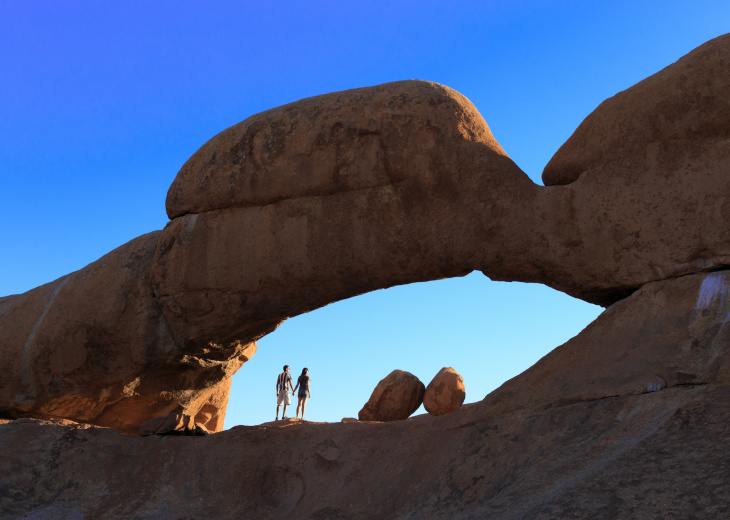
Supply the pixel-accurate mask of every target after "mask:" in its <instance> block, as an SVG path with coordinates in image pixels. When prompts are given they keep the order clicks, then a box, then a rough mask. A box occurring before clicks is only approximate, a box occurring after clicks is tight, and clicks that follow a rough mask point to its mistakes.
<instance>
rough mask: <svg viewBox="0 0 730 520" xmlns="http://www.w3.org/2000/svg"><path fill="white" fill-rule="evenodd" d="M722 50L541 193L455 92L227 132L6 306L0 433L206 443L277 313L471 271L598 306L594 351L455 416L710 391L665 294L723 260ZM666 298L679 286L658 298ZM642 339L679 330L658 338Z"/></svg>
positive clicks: (380, 98)
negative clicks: (199, 431)
mask: <svg viewBox="0 0 730 520" xmlns="http://www.w3.org/2000/svg"><path fill="white" fill-rule="evenodd" d="M729 56H730V36H727V35H726V36H722V37H720V38H717V39H715V40H712V41H710V42H708V43H707V44H705V45H703V46H701V47H700V48H698V49H696V50H695V51H693V52H692V53H690V54H689V55H687V56H686V57H684V58H682V59H681V60H680V61H678V62H677V63H676V64H674V65H671V66H670V67H668V68H666V69H665V70H663V71H661V72H660V73H658V74H656V75H655V76H652V77H651V78H649V79H647V80H645V81H644V82H641V83H639V84H638V85H636V86H634V87H632V88H631V89H629V90H627V91H626V92H623V93H620V94H618V95H617V96H615V97H614V98H612V99H611V100H608V101H607V102H605V103H604V104H602V105H601V106H600V107H598V108H597V109H596V111H595V112H594V113H593V114H591V115H590V116H589V117H588V118H587V119H586V122H585V123H584V124H583V125H581V127H580V128H579V129H578V130H577V131H576V133H575V135H574V136H573V137H571V139H570V140H569V141H568V142H567V143H566V144H565V146H564V147H562V148H561V149H560V150H559V151H558V153H557V154H556V156H555V158H554V159H553V160H551V162H550V164H549V165H548V167H547V168H546V170H545V181H546V184H548V186H545V187H542V186H537V185H535V184H533V183H532V182H531V181H530V180H529V179H528V178H527V176H526V175H525V174H524V173H523V172H522V171H520V169H519V168H518V167H517V166H516V165H515V164H514V163H513V162H512V161H511V159H510V158H509V157H508V156H507V155H506V153H505V152H504V150H502V148H501V147H500V146H499V145H498V144H497V142H496V141H495V140H494V138H493V137H492V135H491V133H490V131H489V128H488V127H487V125H486V123H485V122H484V120H483V119H482V118H481V116H480V115H479V113H478V112H477V111H476V109H475V108H474V107H473V105H472V104H471V103H470V102H469V101H468V100H467V99H466V98H464V97H463V96H461V95H460V94H458V93H457V92H455V91H453V90H451V89H449V88H447V87H443V86H441V85H437V84H434V83H429V82H423V81H406V82H397V83H390V84H387V85H380V86H376V87H370V88H366V89H357V90H353V91H347V92H341V93H335V94H328V95H325V96H319V97H316V98H311V99H307V100H302V101H299V102H297V103H293V104H291V105H287V106H285V107H280V108H277V109H273V110H271V111H268V112H265V113H262V114H259V115H257V116H254V117H253V118H250V119H249V120H247V121H244V122H243V123H240V124H239V125H236V126H234V127H232V128H230V129H228V130H225V131H224V132H222V133H221V134H219V135H218V136H216V137H214V138H213V139H212V140H211V141H210V142H209V143H207V144H206V145H204V146H203V147H202V148H201V149H200V150H199V151H198V152H197V153H196V154H195V155H193V157H191V158H190V160H189V161H188V162H187V163H186V164H185V166H184V167H183V169H182V170H181V172H180V174H179V176H178V178H177V179H176V180H175V182H174V183H173V186H172V187H171V189H170V192H169V195H168V200H167V208H168V213H169V215H170V217H171V218H172V220H171V222H170V223H169V224H168V225H167V226H166V227H165V229H164V230H162V231H159V232H154V233H150V234H148V235H144V236H142V237H139V238H137V239H135V240H133V241H131V242H129V243H128V244H125V245H124V246H122V247H120V248H118V249H116V250H115V251H112V252H111V253H109V254H108V255H106V256H105V257H103V258H101V259H100V260H98V261H97V262H94V263H93V264H91V265H89V266H87V267H86V268H84V269H82V270H80V271H78V272H75V273H71V274H69V275H67V276H65V277H63V278H61V279H59V280H56V281H55V282H52V283H50V284H47V285H44V286H42V287H39V288H36V289H34V290H32V291H29V292H27V293H25V294H22V295H15V296H8V297H4V298H0V373H2V374H3V377H2V378H0V416H4V417H9V418H17V417H39V418H59V417H61V418H70V419H74V420H77V421H82V422H87V423H93V424H98V425H105V426H111V427H114V428H116V429H118V430H120V431H123V432H126V433H130V434H136V432H137V430H138V427H139V425H140V424H141V423H142V422H144V421H145V420H147V419H149V418H151V417H155V416H158V415H166V414H173V413H184V414H188V415H190V416H192V417H195V418H196V419H197V420H199V421H200V422H201V423H203V424H205V425H206V426H207V427H208V428H210V429H211V430H214V431H215V430H219V429H220V428H222V423H223V417H224V414H225V406H226V403H227V398H228V388H229V386H228V385H229V384H230V377H231V375H232V374H233V373H234V372H235V371H236V370H238V369H239V368H240V367H241V366H242V364H243V363H244V362H245V361H246V360H248V359H249V358H250V357H251V355H252V354H253V352H254V351H255V348H256V344H255V341H256V340H257V339H258V338H260V337H261V336H263V335H265V334H267V333H268V332H271V331H272V330H274V329H275V328H276V327H277V326H278V324H280V323H281V322H282V321H283V320H285V319H286V318H288V317H291V316H295V315H297V314H301V313H303V312H308V311H311V310H313V309H316V308H318V307H321V306H323V305H326V304H328V303H331V302H334V301H337V300H340V299H343V298H348V297H352V296H355V295H357V294H361V293H363V292H367V291H371V290H375V289H380V288H384V287H390V286H393V285H397V284H404V283H410V282H416V281H426V280H432V279H438V278H444V277H449V276H460V275H464V274H466V273H468V272H470V271H473V270H475V269H478V270H481V271H482V272H483V273H485V274H486V275H487V276H489V277H490V278H492V279H497V280H518V281H524V282H540V283H545V284H547V285H549V286H551V287H554V288H556V289H559V290H562V291H565V292H567V293H568V294H571V295H574V296H576V297H579V298H583V299H585V300H587V301H591V302H595V303H599V304H602V305H611V307H610V308H609V310H608V311H607V313H606V314H605V315H604V317H602V318H601V319H599V320H598V321H597V322H596V323H595V324H594V325H593V326H591V327H589V329H587V330H590V331H594V334H595V335H594V336H593V341H595V342H596V344H602V345H604V346H605V348H604V349H603V350H601V351H596V352H595V355H594V357H593V358H591V359H593V360H594V361H595V360H597V359H599V360H603V361H605V362H606V363H604V364H600V365H597V364H594V365H591V364H590V363H591V360H590V359H583V358H582V356H584V353H583V352H582V350H581V349H583V348H584V347H583V346H582V345H584V342H582V341H577V342H574V343H570V342H569V343H568V344H566V345H565V346H564V347H562V348H561V349H559V350H560V351H561V352H563V351H564V352H568V353H572V354H571V355H570V356H568V357H567V358H566V359H565V363H564V364H563V365H559V364H557V365H552V364H551V363H552V361H548V360H546V361H543V362H541V363H540V364H538V366H537V367H536V370H537V371H536V372H530V374H532V375H528V376H525V378H522V379H519V380H517V379H516V380H513V381H512V382H510V383H508V384H506V385H505V386H504V387H503V388H501V389H500V390H499V391H498V392H496V393H494V394H493V395H492V397H489V398H487V400H486V401H485V403H487V404H485V405H484V406H475V407H469V410H468V413H467V411H466V410H461V411H460V412H458V417H471V419H469V420H470V421H488V420H492V419H494V418H496V417H497V415H495V414H499V413H502V414H505V413H513V412H514V413H517V412H518V411H520V410H541V409H544V408H545V407H546V406H548V407H549V406H553V407H554V406H563V405H567V404H570V403H573V402H575V403H581V402H585V401H584V400H585V399H603V398H607V397H609V396H613V395H626V394H632V395H633V394H636V393H637V392H640V391H643V390H642V389H644V388H655V387H661V386H662V385H666V386H667V387H672V386H674V385H685V384H693V385H696V384H699V383H698V381H700V382H708V381H710V382H714V383H713V384H724V381H725V379H724V377H725V372H724V370H725V369H724V368H723V367H724V365H723V363H724V357H723V356H724V354H723V352H724V350H723V347H722V345H721V344H720V343H712V344H713V345H715V346H714V347H713V349H714V350H712V349H711V350H709V351H707V350H702V349H701V350H700V351H701V352H702V353H703V356H704V357H701V358H697V357H695V353H696V352H695V351H694V350H693V349H696V348H697V347H695V346H693V345H694V342H695V341H699V344H703V342H710V339H709V338H710V336H711V335H712V331H713V330H716V331H718V334H720V335H722V334H724V332H723V330H724V328H723V326H722V323H724V322H721V323H719V322H716V321H712V322H711V323H710V322H708V323H705V322H703V321H702V320H699V321H696V320H695V319H696V318H697V316H696V314H692V313H693V312H696V309H694V308H693V310H692V311H689V310H687V309H688V307H687V308H685V307H682V308H679V307H677V308H674V307H672V306H671V305H670V304H669V303H662V302H664V300H662V299H661V298H662V297H661V296H660V295H661V294H669V293H671V291H673V290H674V291H675V292H674V293H672V294H673V295H674V296H673V298H677V299H680V300H682V298H683V296H682V295H683V294H684V295H685V296H686V293H683V292H682V291H683V290H689V291H691V290H694V289H693V288H694V285H692V284H700V285H699V287H701V284H704V283H705V282H704V281H700V280H708V279H714V278H711V277H704V278H703V275H704V274H706V273H708V272H711V271H719V270H722V269H724V268H726V267H727V266H729V265H730V228H729V227H728V226H727V222H728V220H729V219H730V205H729V203H728V201H729V200H730V175H728V171H730V146H728V124H729V123H728V121H730V119H728V118H727V117H726V116H727V114H728V106H730V73H729V72H728V71H729V70H730V68H729V67H730V66H729V65H728V64H729V63H730V58H729ZM712 276H720V275H712ZM673 283H677V284H685V286H683V287H685V289H683V290H680V289H676V290H675V289H672V287H674V285H667V286H666V287H665V286H664V285H662V284H673ZM708 283H709V282H708ZM713 283H714V282H713ZM717 283H719V282H717ZM653 290H656V291H658V292H657V293H656V295H654V296H652V294H651V291H653ZM700 290H701V289H700ZM632 294H633V295H634V296H635V297H636V298H638V299H632V298H634V296H631V298H629V295H632ZM655 296H656V298H659V299H658V300H654V299H653V298H654V297H655ZM640 301H646V302H650V303H647V304H646V307H642V306H641V305H639V304H638V303H636V302H640ZM682 301H683V302H684V303H687V302H686V301H685V300H682ZM629 302H634V303H631V305H638V307H636V308H635V309H634V308H633V307H631V309H633V310H632V311H631V312H629V311H626V310H625V309H627V308H629V307H627V306H628V305H629ZM662 305H663V307H662ZM657 306H658V307H657ZM657 308H661V309H662V312H666V313H667V314H666V315H660V314H656V313H657V312H658V311H657V310H656V309H657ZM624 312H626V314H624ZM702 312H704V311H702ZM652 313H654V314H652ZM672 313H674V314H672ZM615 316H623V317H622V318H621V319H622V320H624V321H623V322H622V321H620V320H619V321H615V320H614V317H615ZM662 316H664V317H662ZM703 316H704V314H703ZM609 318H610V319H609ZM615 319H616V320H618V318H615ZM697 319H699V318H697ZM713 319H715V318H713ZM642 320H644V321H642ZM693 320H695V321H693ZM616 323H618V324H616ZM647 324H652V325H647ZM602 327H607V328H606V329H603V328H602ZM652 327H653V328H652ZM682 327H685V328H686V327H689V328H688V329H686V330H685V329H683V328H682ZM708 327H709V328H708ZM629 330H631V331H633V333H634V334H635V335H636V336H637V337H640V338H643V339H642V340H641V341H640V342H639V343H636V341H638V340H635V339H633V336H631V335H628V332H627V331H629ZM595 331H600V333H598V332H595ZM647 331H651V332H652V334H651V337H660V336H661V334H659V333H662V334H669V332H670V331H674V332H673V334H676V337H674V336H672V337H671V340H668V343H652V342H651V341H649V339H648V338H649V336H647V334H649V332H647ZM687 331H689V332H687ZM683 334H684V335H683ZM605 337H610V338H613V343H610V344H609V343H605ZM677 342H679V343H677ZM626 343H629V344H632V345H634V346H635V349H634V350H631V351H625V350H623V347H622V345H624V344H626ZM617 345H618V347H617ZM642 345H643V346H642ZM646 345H651V347H646ZM677 345H681V347H679V346H677ZM614 352H616V353H617V354H616V355H617V356H619V358H616V359H613V361H615V362H616V363H617V364H616V365H615V366H614V369H611V370H615V371H611V370H609V368H606V367H609V366H612V365H611V364H610V363H608V361H612V358H611V357H610V356H611V355H613V353H614ZM657 352H661V353H662V354H661V356H662V360H663V361H661V363H660V362H659V361H660V360H657V359H656V356H657V355H658V354H656V353H657ZM566 355H567V354H566ZM621 356H623V357H621ZM642 356H643V357H642ZM546 359H547V358H546ZM549 359H551V360H552V359H555V358H549ZM581 363H588V365H586V366H582V365H581ZM667 363H669V364H667ZM648 367H649V368H648ZM688 367H689V368H688ZM540 370H542V371H544V372H539V371H540ZM538 373H540V374H541V375H540V376H539V377H538V376H537V375H535V374H538ZM531 377H534V378H535V379H534V380H532V379H530V378H531ZM617 381H621V382H622V383H621V384H622V385H624V386H621V385H618V386H617ZM520 382H522V383H524V384H526V385H528V386H527V387H526V388H528V389H530V391H526V390H525V388H522V387H520V386H515V385H517V384H518V383H519V384H521V383H520ZM535 388H540V389H541V391H540V392H534V391H533V390H534V389H535ZM612 392H614V393H612ZM506 397H510V398H509V399H507V398H506ZM540 407H542V408H540ZM536 413H537V412H536ZM437 420H438V418H436V419H434V421H437ZM449 420H451V419H449ZM454 420H456V419H454ZM465 424H469V423H468V422H467V423H465ZM474 424H476V423H474ZM344 426H348V425H346V424H345V425H343V427H344ZM282 471H283V470H282ZM287 471H289V470H287ZM287 474H288V473H287ZM279 476H282V478H283V479H284V480H286V475H279V474H278V473H276V472H274V473H271V474H270V475H268V476H266V478H270V479H273V480H276V478H278V477H279ZM292 486H293V487H292V489H294V488H296V489H299V487H298V486H299V484H296V485H295V484H292ZM272 500H274V502H276V501H278V500H279V498H272ZM434 507H435V506H434ZM322 515H324V513H322ZM322 515H320V516H322Z"/></svg>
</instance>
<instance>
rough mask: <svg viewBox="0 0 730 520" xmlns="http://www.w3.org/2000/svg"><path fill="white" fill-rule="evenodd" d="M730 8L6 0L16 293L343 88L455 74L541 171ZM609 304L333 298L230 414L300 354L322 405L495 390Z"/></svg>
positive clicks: (331, 416) (270, 400)
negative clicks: (247, 133)
mask: <svg viewBox="0 0 730 520" xmlns="http://www.w3.org/2000/svg"><path fill="white" fill-rule="evenodd" d="M728 22H730V3H728V2H725V1H722V0H717V1H712V2H710V1H702V0H699V1H696V2H693V3H691V4H690V3H688V2H679V1H672V0H668V1H661V2H659V1H654V0H649V1H643V2H635V1H633V2H628V1H615V2H610V3H609V2H586V1H569V0H564V1H560V0H555V1H548V0H543V1H540V0H524V1H522V0H512V1H489V0H483V1H479V2H468V1H464V2H434V1H429V0H422V1H403V2H399V1H389V2H382V1H372V2H357V3H355V2H342V1H337V2H335V1H320V2H313V1H309V2H276V1H272V2H246V1H239V2H229V1H222V2H189V1H179V0H178V1H175V2H172V1H155V2H148V1H145V2H142V1H128V2H115V3H111V2H97V1H72V0H70V1H68V2H51V1H42V0H38V1H33V2H22V1H19V0H18V1H7V0H0V49H2V52H0V70H2V74H0V202H2V211H3V217H4V218H3V219H2V222H3V223H2V225H0V244H2V246H1V248H0V273H2V274H1V275H0V295H7V294H14V293H20V292H24V291H27V290H29V289H31V288H33V287H35V286H38V285H40V284H43V283H46V282H49V281H51V280H54V279H56V278H58V277H59V276H62V275H64V274H66V273H68V272H71V271H74V270H77V269H80V268H82V267H83V266H85V265H87V264H88V263H90V262H92V261H94V260H95V259H97V258H99V257H100V256H102V255H103V254H105V253H107V252H108V251H110V250H112V249H114V248H115V247H118V246H119V245H121V244H123V243H125V242H127V241H128V240H130V239H132V238H134V237H136V236H139V235H141V234H143V233H146V232H149V231H152V230H155V229H161V228H162V227H164V225H165V223H166V222H167V217H166V215H165V206H164V201H165V194H166V191H167V188H168V187H169V185H170V183H171V182H172V180H173V179H174V177H175V174H176V173H177V171H178V170H179V168H180V166H181V165H182V164H183V163H184V161H185V160H186V159H187V158H188V157H189V156H190V155H191V154H193V153H194V152H195V150H196V149H197V148H198V147H200V146H201V145H202V144H203V143H204V142H205V141H207V140H208V139H209V138H210V137H212V136H213V135H214V134H216V133H218V132H219V131H221V130H223V129H224V128H226V127H228V126H230V125H232V124H234V123H237V122H238V121H241V120H243V119H245V118H246V117H248V116H250V115H252V114H254V113H256V112H259V111H261V110H265V109H268V108H271V107H274V106H278V105H281V104H284V103H288V102H291V101H295V100H297V99H301V98H304V97H307V96H312V95H317V94H322V93H325V92H332V91H337V90H343V89H347V88H355V87H361V86H367V85H375V84H378V83H383V82H387V81H394V80H401V79H411V78H418V79H427V80H431V81H436V82H439V83H443V84H446V85H449V86H450V87H452V88H455V89H456V90H458V91H460V92H462V93H463V94H464V95H466V96H467V97H468V98H469V99H471V101H472V102H473V103H474V104H475V105H476V107H477V108H478V109H479V110H480V112H481V113H482V115H483V116H484V118H485V119H486V121H487V123H488V124H489V126H490V128H491V129H492V132H493V133H494V135H495V137H496V138H497V140H498V141H499V142H500V144H501V145H502V146H503V148H504V149H505V150H506V151H507V153H508V154H510V156H511V157H512V158H513V159H514V160H515V162H516V163H517V164H518V165H519V166H520V167H521V168H522V169H523V170H525V172H526V173H527V174H528V175H530V177H532V178H533V180H535V182H538V183H539V182H540V181H539V178H540V174H541V171H542V168H543V166H544V165H545V164H546V163H547V161H548V160H549V158H550V157H551V156H552V154H553V153H555V151H556V150H557V148H558V147H559V146H560V145H561V144H562V143H563V142H564V141H565V140H566V139H567V138H568V137H569V136H570V134H571V133H572V132H573V130H574V129H575V128H576V126H577V125H578V124H579V123H580V122H581V121H582V119H583V118H584V117H585V116H586V115H588V113H590V112H591V111H592V110H593V109H594V108H595V107H596V106H597V105H598V104H599V103H600V102H601V101H602V100H604V99H605V98H607V97H610V96H612V95H614V94H615V93H616V92H618V91H620V90H623V89H625V88H628V87H629V86H631V85H632V84H634V83H636V82H637V81H640V80H641V79H643V78H645V77H646V76H648V75H650V74H652V73H654V72H656V71H658V70H659V69H661V68H663V67H665V66H667V65H669V64H670V63H672V62H674V61H676V60H677V59H678V58H679V57H681V56H682V55H684V54H686V53H687V52H689V51H690V50H691V49H693V48H694V47H696V46H698V45H700V44H701V43H703V42H705V41H707V40H709V39H711V38H713V37H715V36H718V35H720V34H723V33H725V32H727V31H728V28H730V23H728ZM600 311H601V309H600V308H599V307H596V306H593V305H589V304H587V303H584V302H581V301H578V300H575V299H573V298H570V297H568V296H566V295H563V294H560V293H557V292H556V291H553V290H551V289H547V288H545V287H542V286H537V285H526V284H520V283H511V284H508V283H495V282H490V281H489V280H488V279H487V278H485V277H484V276H482V275H481V274H479V273H475V274H472V275H470V276H468V277H465V278H462V279H453V280H444V281H439V282H430V283H426V284H414V285H411V286H405V287H397V288H393V289H388V290H385V291H377V292H375V293H371V294H368V295H363V296H359V297H357V298H354V299H350V300H347V301H344V302H339V303H336V304H332V305H330V306H328V307H326V308H324V309H320V310H317V311H314V312H312V313H309V314H307V315H304V316H300V317H297V318H293V319H291V320H289V321H288V322H286V323H285V324H284V325H282V326H281V327H280V328H279V330H277V331H276V332H275V333H273V334H272V335H270V336H268V337H266V338H264V339H263V340H262V341H261V342H260V344H259V352H258V353H257V354H256V356H255V357H254V358H253V360H251V361H250V362H249V363H248V364H247V365H245V366H244V368H243V369H241V371H240V372H239V373H238V374H237V375H236V377H235V379H234V389H233V392H232V396H231V404H230V406H229V414H228V417H227V420H226V427H230V426H233V425H235V424H256V423H260V422H262V421H266V420H271V419H272V418H273V413H274V409H275V403H274V382H275V377H276V374H277V372H278V371H279V370H280V369H281V365H283V364H284V363H288V364H290V365H292V368H293V369H294V371H295V372H297V373H298V371H299V370H301V368H302V367H303V366H305V365H306V366H308V367H309V368H310V371H311V376H312V382H313V383H312V393H313V399H312V400H311V402H310V404H309V411H308V414H307V417H308V418H309V419H312V420H327V421H332V420H339V419H340V418H342V417H346V416H356V415H357V411H358V410H359V409H360V407H361V406H362V405H363V404H364V402H365V400H366V399H367V397H368V396H369V394H370V392H371V391H372V389H373V387H374V386H375V384H377V382H378V380H380V379H381V378H382V377H384V376H385V375H387V373H388V372H390V371H391V370H393V369H395V368H401V369H403V370H408V371H410V372H413V373H414V374H416V375H417V376H419V377H420V378H421V379H422V380H423V381H424V383H425V384H428V382H429V381H430V379H431V377H433V375H435V374H436V372H437V371H438V370H439V369H440V368H441V367H442V366H453V367H454V368H456V369H457V371H459V372H460V373H462V374H463V375H464V378H465V383H466V387H467V402H473V401H477V400H480V399H482V398H483V397H484V395H485V394H486V393H488V392H489V391H491V390H492V389H494V388H495V387H496V386H498V385H499V384H501V383H502V382H503V381H505V380H506V379H508V378H510V377H513V376H514V375H516V374H518V373H519V372H521V371H522V370H524V369H525V368H527V367H529V366H530V365H532V364H533V363H534V362H535V361H537V359H539V358H540V357H542V356H543V355H544V354H546V353H547V352H549V351H550V350H551V349H552V348H554V347H555V346H557V345H559V344H560V343H562V342H564V341H565V340H567V339H568V338H570V337H572V336H573V335H575V334H576V333H577V332H578V331H580V330H581V329H582V328H583V327H584V326H585V325H586V324H587V323H589V322H590V321H591V320H592V319H594V318H595V316H596V315H597V314H598V313H599V312H600ZM290 415H293V411H292V412H291V413H290Z"/></svg>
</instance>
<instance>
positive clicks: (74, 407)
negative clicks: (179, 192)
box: [0, 232, 256, 434]
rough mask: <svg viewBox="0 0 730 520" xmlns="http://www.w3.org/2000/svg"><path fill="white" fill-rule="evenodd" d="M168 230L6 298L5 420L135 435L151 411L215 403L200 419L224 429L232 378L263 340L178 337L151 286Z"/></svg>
mask: <svg viewBox="0 0 730 520" xmlns="http://www.w3.org/2000/svg"><path fill="white" fill-rule="evenodd" d="M159 236H160V233H159V232H155V233H150V234H148V235H144V236H142V237H139V238H137V239H135V240H132V241H131V242H129V243H128V244H125V245H124V246H122V247H120V248H118V249H115V250H114V251H112V252H111V253H109V254H108V255H106V256H104V257H103V258H101V259H100V260H98V261H96V262H94V263H93V264H91V265H89V266H87V267H85V268H84V269H82V270H80V271H77V272H75V273H71V274H69V275H67V276H65V277H64V278H61V279H59V280H57V281H55V282H52V283H50V284H46V285H44V286H42V287H38V288H36V289H33V290H32V291H29V292H27V293H25V294H22V295H18V296H10V297H6V298H2V299H0V345H2V347H1V348H0V371H1V372H2V374H3V377H2V378H0V416H6V417H7V416H9V417H18V416H34V417H47V418H53V417H65V418H72V419H75V420H77V421H84V422H90V423H94V424H100V425H105V426H111V427H114V428H117V429H119V430H120V431H124V432H126V433H131V434H136V433H137V428H138V427H139V425H140V424H141V423H142V422H144V421H145V420H147V419H149V418H150V417H154V416H157V415H164V414H168V413H188V414H190V415H196V414H197V413H198V412H199V411H201V410H203V409H205V407H206V406H207V407H208V410H210V408H211V407H212V408H214V409H215V412H211V413H210V415H211V418H210V419H209V420H208V421H204V420H202V418H201V420H200V422H201V423H203V424H204V425H206V426H208V427H209V428H210V429H211V430H213V431H220V430H221V429H222V426H223V417H224V416H225V404H226V402H227V388H228V387H229V385H230V376H231V375H233V373H234V372H235V371H236V370H238V368H240V367H241V365H243V363H244V362H245V361H247V360H248V359H250V357H251V356H253V353H254V352H255V351H256V344H255V343H249V344H240V345H233V346H227V347H226V348H222V347H219V346H217V345H215V344H209V345H206V346H203V345H201V346H199V347H198V348H189V347H188V346H187V345H185V344H184V343H179V342H176V341H175V340H174V338H173V337H172V334H171V333H170V329H169V327H168V324H167V322H166V320H165V318H164V316H163V314H162V312H161V310H160V307H159V305H158V303H157V301H156V300H155V297H154V293H153V291H152V289H151V287H150V283H149V275H150V264H151V262H152V260H153V257H154V253H155V250H156V247H157V240H158V238H159ZM226 385H227V386H226ZM221 388H223V389H225V400H223V399H222V398H221V397H219V396H218V395H217V394H216V392H219V390H220V389H221Z"/></svg>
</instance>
